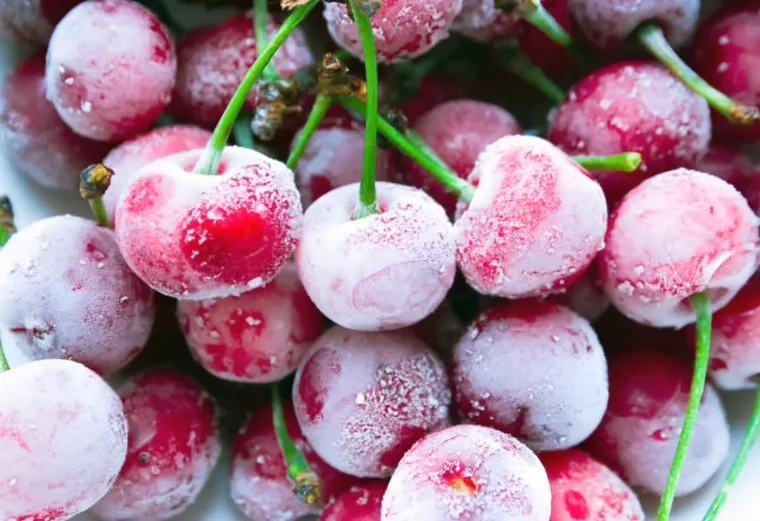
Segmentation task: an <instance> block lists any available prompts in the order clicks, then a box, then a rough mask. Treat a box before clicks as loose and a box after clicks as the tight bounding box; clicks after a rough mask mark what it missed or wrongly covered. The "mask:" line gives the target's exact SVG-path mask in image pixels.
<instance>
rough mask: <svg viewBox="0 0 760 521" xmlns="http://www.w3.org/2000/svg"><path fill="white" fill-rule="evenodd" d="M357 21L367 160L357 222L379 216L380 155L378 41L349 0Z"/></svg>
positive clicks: (360, 189)
mask: <svg viewBox="0 0 760 521" xmlns="http://www.w3.org/2000/svg"><path fill="white" fill-rule="evenodd" d="M348 1H349V4H350V5H351V12H352V13H353V15H354V22H355V23H356V28H357V30H358V31H359V38H360V39H361V42H362V51H363V53H364V68H365V70H366V76H367V112H366V113H365V123H364V125H365V133H364V159H363V161H362V181H361V184H360V186H359V204H357V205H356V209H355V210H354V219H362V218H363V217H367V216H369V215H372V214H377V213H380V209H379V208H378V207H377V194H376V192H375V155H376V153H377V118H378V116H377V110H378V101H377V83H378V80H377V56H376V55H375V38H374V34H373V33H372V24H371V23H370V21H369V17H367V16H365V15H363V14H362V13H361V12H360V11H359V9H357V8H356V2H355V0H348Z"/></svg>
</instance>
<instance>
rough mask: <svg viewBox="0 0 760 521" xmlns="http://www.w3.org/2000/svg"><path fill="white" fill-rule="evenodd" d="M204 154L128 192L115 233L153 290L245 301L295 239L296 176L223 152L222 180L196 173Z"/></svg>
mask: <svg viewBox="0 0 760 521" xmlns="http://www.w3.org/2000/svg"><path fill="white" fill-rule="evenodd" d="M201 153H202V150H194V151H190V152H184V153H180V154H175V155H173V156H169V157H167V158H163V159H159V160H156V161H154V162H152V163H150V164H148V165H146V166H145V167H143V168H142V169H141V171H140V174H139V175H138V176H137V177H135V178H134V179H133V180H132V182H131V183H130V184H129V186H127V187H126V188H125V190H124V194H123V195H122V197H121V199H120V200H119V204H118V206H117V208H116V222H118V223H119V225H118V227H117V228H116V235H117V237H118V240H119V246H120V247H121V250H122V253H123V254H124V258H125V260H126V261H127V264H129V266H130V267H131V268H132V270H133V271H134V272H135V273H137V275H138V276H139V277H140V278H142V279H143V280H144V281H145V282H146V283H147V284H148V285H149V286H151V287H152V288H154V289H155V290H157V291H159V292H160V293H163V294H165V295H167V296H170V297H175V298H182V299H184V300H204V299H209V298H219V297H226V296H230V295H240V294H241V293H244V292H245V291H250V290H252V289H256V288H258V287H261V286H263V285H265V284H266V283H267V282H269V281H270V280H272V279H273V278H274V277H275V276H276V275H277V273H278V272H279V270H280V269H281V268H282V266H283V265H284V264H285V262H286V261H287V260H288V257H289V256H290V255H291V254H292V253H293V250H294V249H295V246H296V241H297V240H298V233H299V230H300V227H301V221H302V219H303V214H302V211H301V202H300V201H299V197H298V191H297V190H296V187H295V183H294V182H293V172H291V171H290V170H289V169H288V168H287V167H285V165H283V164H282V163H280V162H278V161H275V160H272V159H270V158H268V157H266V156H264V155H263V154H260V153H258V152H255V151H253V150H248V149H244V148H240V147H226V148H225V149H224V151H223V154H222V157H221V164H220V167H219V171H218V175H198V174H191V173H190V172H191V171H192V169H193V167H194V166H195V164H196V163H197V162H198V159H199V157H200V155H201Z"/></svg>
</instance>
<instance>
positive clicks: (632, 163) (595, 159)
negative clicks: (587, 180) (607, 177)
mask: <svg viewBox="0 0 760 521" xmlns="http://www.w3.org/2000/svg"><path fill="white" fill-rule="evenodd" d="M573 159H574V160H575V162H576V163H578V164H579V165H581V166H582V167H583V168H588V169H598V170H618V171H620V172H633V171H634V170H636V169H637V168H638V167H639V165H640V164H641V154H639V153H638V152H623V153H622V154H614V155H611V156H573Z"/></svg>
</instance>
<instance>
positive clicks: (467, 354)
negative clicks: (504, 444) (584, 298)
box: [451, 301, 608, 451]
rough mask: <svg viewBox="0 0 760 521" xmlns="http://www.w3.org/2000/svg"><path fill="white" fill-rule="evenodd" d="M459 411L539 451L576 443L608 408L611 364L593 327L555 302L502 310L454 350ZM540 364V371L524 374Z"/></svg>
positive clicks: (485, 317)
mask: <svg viewBox="0 0 760 521" xmlns="http://www.w3.org/2000/svg"><path fill="white" fill-rule="evenodd" d="M452 358H453V359H452V364H451V380H452V383H453V386H454V402H455V404H456V408H457V411H458V412H459V414H460V415H461V416H462V418H463V419H465V420H466V421H468V422H471V423H476V424H478V425H484V426H486V427H493V428H494V429H498V430H500V431H502V432H506V433H507V434H511V435H512V436H515V437H516V438H517V439H519V440H520V441H522V442H523V443H525V444H526V445H528V446H529V447H530V448H531V449H533V450H537V451H546V450H560V449H566V448H569V447H573V446H575V445H578V444H579V443H580V442H582V441H583V440H585V439H586V438H587V437H588V436H589V435H590V434H591V433H592V432H593V431H594V429H595V428H596V427H597V425H599V422H600V421H601V419H602V416H603V415H604V410H605V408H606V407H607V396H608V390H607V363H606V361H605V358H604V352H603V351H602V346H601V345H600V344H599V340H597V337H596V333H594V330H593V329H591V326H590V325H589V323H588V322H587V321H586V320H585V319H583V318H582V317H580V316H579V315H576V314H575V313H573V312H572V311H570V310H569V309H567V308H564V307H562V306H558V305H557V304H553V303H551V302H549V301H517V302H505V303H502V304H499V305H497V306H495V307H493V308H491V309H489V310H487V311H485V312H484V313H482V314H481V315H480V316H479V317H478V318H477V319H476V320H475V322H474V323H473V324H472V325H471V326H470V328H469V329H468V331H467V332H466V333H465V334H464V335H463V336H462V338H461V339H460V340H459V343H458V344H457V345H456V347H455V349H454V354H453V357H452ZM529 366H540V367H541V368H542V369H541V371H526V370H525V368H526V367H529Z"/></svg>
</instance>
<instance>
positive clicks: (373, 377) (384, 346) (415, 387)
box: [293, 326, 451, 478]
mask: <svg viewBox="0 0 760 521" xmlns="http://www.w3.org/2000/svg"><path fill="white" fill-rule="evenodd" d="M450 403H451V391H449V382H448V378H447V377H446V370H445V369H444V366H443V363H442V362H441V361H440V360H439V359H438V358H437V357H436V356H435V354H434V353H433V351H432V350H431V349H430V348H429V347H427V346H426V345H425V344H423V343H422V341H420V340H418V339H417V338H416V337H415V336H414V335H413V334H412V333H410V332H408V331H394V332H389V333H364V332H359V331H351V330H348V329H343V328H341V327H337V326H336V327H334V328H332V329H330V330H329V331H327V332H326V333H325V334H324V335H322V336H321V337H320V338H319V340H317V341H316V342H315V344H314V346H313V347H312V348H311V349H310V350H309V352H308V353H307V354H306V356H305V357H304V359H303V360H302V361H301V365H300V366H299V367H298V372H297V373H296V380H295V383H294V384H293V405H294V407H295V411H296V415H297V416H298V423H299V424H300V425H301V429H302V430H303V434H304V436H305V437H306V439H307V440H308V441H309V443H310V444H311V446H312V447H314V450H315V451H316V452H317V454H319V455H320V456H321V457H322V459H324V460H325V461H326V462H327V463H329V464H330V465H332V466H333V467H335V468H337V469H338V470H341V471H343V472H346V473H348V474H351V475H354V476H358V477H372V478H383V477H388V476H390V475H391V473H392V472H393V469H394V468H395V467H396V465H397V464H398V462H399V460H400V459H401V456H403V455H404V453H405V452H406V451H407V450H409V448H410V447H411V446H412V445H413V444H414V443H415V442H416V441H417V440H419V439H420V438H422V437H423V436H425V435H426V434H428V433H430V432H433V431H436V430H438V429H441V428H443V427H445V426H446V425H448V424H449V404H450Z"/></svg>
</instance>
